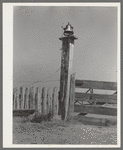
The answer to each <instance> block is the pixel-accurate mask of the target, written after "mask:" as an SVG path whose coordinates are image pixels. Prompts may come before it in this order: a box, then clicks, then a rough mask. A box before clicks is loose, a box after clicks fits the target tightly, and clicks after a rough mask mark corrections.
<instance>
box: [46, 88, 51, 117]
mask: <svg viewBox="0 0 123 150" xmlns="http://www.w3.org/2000/svg"><path fill="white" fill-rule="evenodd" d="M51 108H52V91H51V88H49V89H48V92H47V113H51V114H52V111H51V110H52V109H51Z"/></svg>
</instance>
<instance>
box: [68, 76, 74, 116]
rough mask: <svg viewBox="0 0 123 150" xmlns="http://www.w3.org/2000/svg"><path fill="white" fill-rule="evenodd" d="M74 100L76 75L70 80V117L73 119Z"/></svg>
mask: <svg viewBox="0 0 123 150" xmlns="http://www.w3.org/2000/svg"><path fill="white" fill-rule="evenodd" d="M74 100H75V73H74V74H72V75H71V78H70V98H69V111H68V117H72V116H73V114H74Z"/></svg>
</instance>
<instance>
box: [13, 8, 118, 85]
mask: <svg viewBox="0 0 123 150" xmlns="http://www.w3.org/2000/svg"><path fill="white" fill-rule="evenodd" d="M68 22H70V24H71V25H72V26H73V27H74V29H73V30H74V35H75V36H76V37H77V38H78V39H77V40H75V44H74V55H73V67H72V72H73V73H74V72H76V79H81V80H97V81H113V82H116V81H117V7H99V6H98V7H85V6H80V7H79V6H78V7H75V6H70V7H69V6H61V7H60V6H14V12H13V81H14V82H13V83H14V84H13V86H14V87H17V86H21V85H28V84H31V83H33V82H36V81H47V80H52V81H53V80H59V79H60V70H59V71H57V70H58V69H59V68H60V66H61V50H60V49H61V48H62V41H60V40H59V38H60V37H61V36H62V34H63V29H62V26H64V27H65V26H66V25H67V23H68ZM55 71H57V72H56V73H54V72H55ZM53 73H54V74H53ZM52 74H53V75H52ZM50 75H52V76H51V77H50V78H48V77H49V76H50ZM44 78H48V79H46V80H42V79H44ZM56 85H59V81H55V82H45V83H44V82H38V83H37V84H36V86H56Z"/></svg>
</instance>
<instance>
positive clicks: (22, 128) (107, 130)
mask: <svg viewBox="0 0 123 150" xmlns="http://www.w3.org/2000/svg"><path fill="white" fill-rule="evenodd" d="M13 143H14V144H88V145H89V144H90V145H91V144H92V145H93V144H101V145H102V144H108V145H109V144H113V145H114V144H117V127H116V126H108V127H103V126H93V125H84V124H82V122H81V121H80V120H78V119H77V118H74V119H73V120H69V121H62V120H58V119H55V120H51V121H43V122H41V123H32V122H29V120H28V118H27V117H14V119H13Z"/></svg>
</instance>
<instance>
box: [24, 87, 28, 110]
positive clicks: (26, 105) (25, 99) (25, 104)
mask: <svg viewBox="0 0 123 150" xmlns="http://www.w3.org/2000/svg"><path fill="white" fill-rule="evenodd" d="M24 108H25V109H29V91H28V87H26V89H25V98H24Z"/></svg>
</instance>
